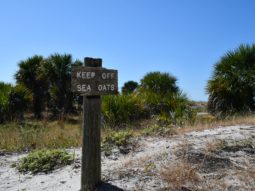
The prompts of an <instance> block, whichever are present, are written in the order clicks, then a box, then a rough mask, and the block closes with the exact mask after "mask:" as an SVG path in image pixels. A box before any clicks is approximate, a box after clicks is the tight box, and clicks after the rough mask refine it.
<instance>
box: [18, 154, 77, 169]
mask: <svg viewBox="0 0 255 191" xmlns="http://www.w3.org/2000/svg"><path fill="white" fill-rule="evenodd" d="M72 157H73V156H72V155H70V154H68V152H66V151H62V150H38V151H34V152H31V153H29V154H28V155H27V156H26V157H24V158H22V159H21V160H20V161H19V164H18V165H17V168H18V170H19V171H20V172H24V173H26V172H31V173H33V174H36V173H39V172H44V173H47V172H50V171H52V170H54V169H56V168H59V167H62V166H65V165H69V164H71V163H72V161H73V158H72Z"/></svg>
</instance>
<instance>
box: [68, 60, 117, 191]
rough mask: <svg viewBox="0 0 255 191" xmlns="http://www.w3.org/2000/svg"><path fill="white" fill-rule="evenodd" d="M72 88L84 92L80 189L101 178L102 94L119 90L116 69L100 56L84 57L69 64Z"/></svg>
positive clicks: (92, 185)
mask: <svg viewBox="0 0 255 191" xmlns="http://www.w3.org/2000/svg"><path fill="white" fill-rule="evenodd" d="M71 75H72V91H73V92H77V93H80V94H82V95H83V128H82V137H83V138H82V165H81V191H92V190H96V189H95V187H96V185H97V184H98V183H100V182H101V144H100V140H101V104H102V100H101V95H106V94H117V93H118V71H117V70H109V69H105V68H102V59H100V58H96V59H95V58H85V66H75V67H73V68H72V74H71Z"/></svg>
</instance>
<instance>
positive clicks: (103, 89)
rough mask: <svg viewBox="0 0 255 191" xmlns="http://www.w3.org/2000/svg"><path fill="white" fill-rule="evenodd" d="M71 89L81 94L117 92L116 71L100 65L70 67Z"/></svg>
mask: <svg viewBox="0 0 255 191" xmlns="http://www.w3.org/2000/svg"><path fill="white" fill-rule="evenodd" d="M72 91H73V92H76V93H80V94H82V95H87V96H91V95H107V94H117V93H118V71H117V70H111V69H105V68H101V67H84V66H74V67H72Z"/></svg>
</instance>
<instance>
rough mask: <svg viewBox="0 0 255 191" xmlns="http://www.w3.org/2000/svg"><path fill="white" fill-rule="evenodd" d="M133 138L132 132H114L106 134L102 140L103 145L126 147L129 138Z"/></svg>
mask: <svg viewBox="0 0 255 191" xmlns="http://www.w3.org/2000/svg"><path fill="white" fill-rule="evenodd" d="M131 137H133V133H132V131H116V132H114V131H113V132H111V133H110V134H108V135H107V136H106V137H105V139H104V141H103V142H104V144H110V145H117V146H124V147H125V146H127V145H128V144H129V140H130V138H131Z"/></svg>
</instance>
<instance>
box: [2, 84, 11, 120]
mask: <svg viewBox="0 0 255 191" xmlns="http://www.w3.org/2000/svg"><path fill="white" fill-rule="evenodd" d="M11 90H12V86H11V85H10V84H5V83H3V82H0V123H3V122H5V121H6V120H8V119H10V111H9V94H10V92H11Z"/></svg>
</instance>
